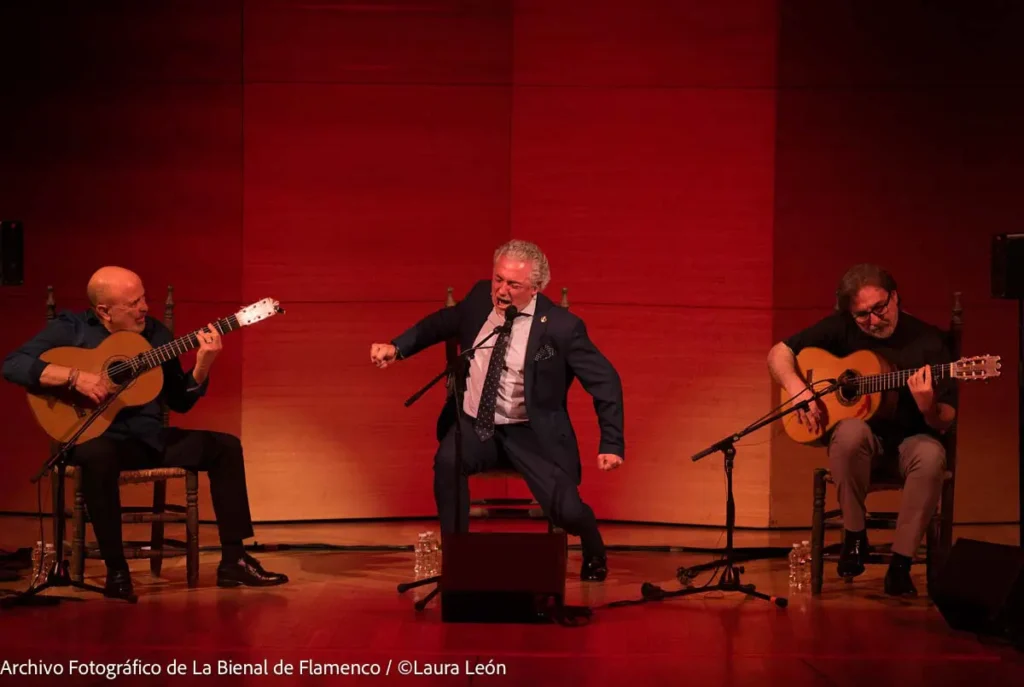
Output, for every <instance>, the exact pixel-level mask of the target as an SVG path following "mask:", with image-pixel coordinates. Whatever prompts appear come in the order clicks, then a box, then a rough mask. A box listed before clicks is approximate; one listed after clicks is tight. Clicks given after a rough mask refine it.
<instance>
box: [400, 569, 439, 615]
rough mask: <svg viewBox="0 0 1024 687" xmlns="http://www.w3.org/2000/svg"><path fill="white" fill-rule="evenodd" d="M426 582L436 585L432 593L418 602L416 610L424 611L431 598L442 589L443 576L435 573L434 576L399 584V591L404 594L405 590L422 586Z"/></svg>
mask: <svg viewBox="0 0 1024 687" xmlns="http://www.w3.org/2000/svg"><path fill="white" fill-rule="evenodd" d="M425 584H434V585H435V587H434V588H433V589H432V590H430V593H429V594H427V595H426V596H425V597H423V598H422V599H420V600H419V601H417V602H416V610H417V611H422V610H423V609H424V608H426V607H427V604H428V603H430V600H431V599H433V598H434V597H435V596H437V594H438V592H440V591H441V576H440V575H434V576H433V577H425V578H423V579H422V580H416V581H415V582H403V583H402V584H400V585H398V593H399V594H404V593H405V592H407V591H409V590H410V589H413V588H415V587H422V586H423V585H425Z"/></svg>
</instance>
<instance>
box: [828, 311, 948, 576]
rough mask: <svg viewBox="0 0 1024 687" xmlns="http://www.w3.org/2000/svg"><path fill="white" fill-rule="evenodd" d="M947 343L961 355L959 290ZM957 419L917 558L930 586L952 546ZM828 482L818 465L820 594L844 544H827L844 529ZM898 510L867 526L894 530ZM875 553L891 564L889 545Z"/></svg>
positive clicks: (884, 483) (889, 485)
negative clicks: (828, 498) (828, 535)
mask: <svg viewBox="0 0 1024 687" xmlns="http://www.w3.org/2000/svg"><path fill="white" fill-rule="evenodd" d="M946 336H947V345H948V346H949V351H950V354H951V355H952V357H953V360H956V359H958V358H959V357H960V355H961V353H960V351H961V341H962V339H963V306H962V305H961V302H960V292H959V291H958V292H956V293H954V294H953V309H952V315H951V318H950V326H949V330H948V331H947V332H946ZM957 424H958V423H957V422H954V423H953V426H952V427H951V428H950V429H949V430H948V431H947V432H946V433H945V435H944V436H943V437H942V443H943V445H944V447H945V449H946V472H945V475H944V480H943V483H942V494H941V496H940V500H939V508H938V510H937V512H936V513H935V515H933V516H932V519H931V521H930V522H929V523H928V529H927V530H926V533H925V545H924V548H925V550H924V557H923V559H922V558H921V557H920V556H916V557H915V562H916V563H920V562H922V561H923V562H924V563H925V565H926V571H927V579H928V586H929V589H931V587H932V585H933V583H934V581H935V575H936V573H937V572H938V571H939V570H940V569H941V568H942V564H943V563H944V562H945V560H946V557H947V556H948V555H949V551H950V548H952V545H953V493H954V491H955V486H956V451H957ZM829 484H834V482H833V480H832V474H831V472H830V471H829V470H828V469H827V468H815V470H814V507H813V514H812V520H811V523H812V525H811V593H812V594H821V586H822V582H823V577H824V564H825V560H826V559H828V560H830V561H836V560H838V558H839V552H840V550H841V548H842V543H839V544H833V545H832V546H829V547H825V529H826V528H828V529H839V530H842V512H841V511H840V510H838V509H836V510H830V511H826V510H825V492H826V489H827V486H828V485H829ZM902 488H903V480H902V479H900V478H899V477H894V478H887V479H881V480H879V481H877V482H872V483H871V485H870V486H869V487H868V493H869V494H870V493H872V492H880V491H900V490H901V489H902ZM897 517H898V513H892V512H877V513H872V512H870V511H869V512H868V513H867V514H866V518H865V522H866V527H867V528H868V529H890V530H892V529H895V528H896V519H897ZM871 548H872V553H871V555H869V556H868V557H867V562H868V563H888V562H889V560H890V559H891V556H892V552H891V549H890V545H888V544H883V545H872V546H871Z"/></svg>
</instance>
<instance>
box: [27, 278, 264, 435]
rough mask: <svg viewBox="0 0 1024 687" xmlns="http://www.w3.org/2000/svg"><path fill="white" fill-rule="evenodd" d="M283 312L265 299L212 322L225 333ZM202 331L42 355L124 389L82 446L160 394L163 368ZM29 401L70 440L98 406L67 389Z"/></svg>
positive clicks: (46, 425) (133, 337) (48, 426)
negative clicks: (126, 411)
mask: <svg viewBox="0 0 1024 687" xmlns="http://www.w3.org/2000/svg"><path fill="white" fill-rule="evenodd" d="M283 313H284V310H282V309H281V306H280V304H279V303H278V302H277V301H276V300H273V299H271V298H264V299H263V300H261V301H257V302H256V303H253V304H252V305H249V306H246V307H244V308H242V309H241V310H239V311H238V312H236V313H235V314H233V315H229V316H228V317H225V318H222V319H220V320H217V321H216V322H214V323H213V326H214V327H216V328H217V331H219V332H220V333H221V334H222V335H223V334H227V333H228V332H233V331H235V330H236V329H241V328H242V327H246V326H248V325H251V324H255V323H256V322H260V321H261V320H265V319H267V318H268V317H273V316H274V315H277V314H283ZM204 329H205V328H204ZM200 331H202V330H196V331H193V332H189V333H188V334H185V335H184V336H181V337H178V338H177V339H175V340H174V341H171V342H170V343H166V344H164V345H162V346H158V347H157V348H153V347H152V346H150V345H149V342H148V341H146V340H145V339H144V338H143V337H142V335H141V334H136V333H135V332H128V331H121V332H114V333H113V334H111V335H110V336H108V337H107V338H106V339H104V340H103V343H101V344H100V345H99V346H97V347H96V348H78V347H75V346H61V347H58V348H51V349H50V350H48V351H46V352H45V353H43V354H42V355H41V356H39V358H40V359H41V360H43V361H45V362H48V363H53V364H55V365H64V366H66V367H75V368H78V369H79V370H82V371H83V372H92V373H94V374H100V375H103V376H104V377H106V378H107V380H109V382H110V385H111V387H112V388H114V389H115V390H116V389H117V388H118V387H124V388H123V389H122V390H121V391H120V394H119V395H118V396H117V397H116V398H115V399H113V401H111V402H110V404H109V405H108V406H107V408H105V409H104V410H103V411H102V413H100V414H99V415H98V416H97V418H96V419H95V420H94V421H93V422H92V424H91V425H89V427H87V428H86V430H85V431H84V432H83V433H82V434H81V436H79V437H78V438H77V439H76V440H75V443H76V444H80V443H82V442H84V441H88V440H89V439H94V438H96V437H98V436H99V435H101V434H102V433H103V432H105V431H106V429H107V428H108V427H109V426H110V423H111V422H113V421H114V418H115V417H117V414H118V413H119V412H120V411H121V410H123V409H124V408H128V407H131V406H141V405H145V404H146V403H149V402H150V401H152V400H153V399H154V398H156V397H157V395H158V394H159V393H160V391H161V389H163V385H164V373H163V369H162V368H161V367H160V366H161V365H162V364H163V363H166V362H167V361H169V360H171V359H173V358H177V357H178V356H180V355H182V354H184V353H186V352H187V351H190V350H192V349H193V348H197V347H198V346H199V339H198V338H197V337H196V334H198V332H200ZM28 404H29V407H30V408H31V409H32V413H33V414H34V415H35V418H36V421H37V422H38V423H39V425H40V426H41V427H42V428H43V430H44V431H45V432H46V433H47V434H49V435H50V437H52V438H53V439H55V440H56V441H60V442H65V441H68V440H69V439H70V438H71V436H72V435H73V434H74V433H75V432H76V431H78V429H79V428H80V427H81V426H82V425H83V424H85V422H86V420H87V419H88V418H89V416H90V415H91V414H92V411H93V409H95V408H96V407H97V405H98V404H96V403H95V402H93V401H92V400H91V399H89V398H87V397H86V396H84V395H82V394H80V393H78V392H77V391H75V390H73V389H68V388H67V387H59V388H58V387H51V388H43V389H41V390H33V391H30V392H29V394H28Z"/></svg>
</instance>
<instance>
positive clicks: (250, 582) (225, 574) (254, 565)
mask: <svg viewBox="0 0 1024 687" xmlns="http://www.w3.org/2000/svg"><path fill="white" fill-rule="evenodd" d="M287 581H288V576H287V575H282V574H281V573H275V572H267V571H266V570H264V569H263V566H262V565H260V562H259V561H257V560H256V559H255V558H253V557H252V556H250V555H249V554H247V553H246V554H243V555H242V558H241V559H239V560H238V561H237V562H235V563H229V562H227V561H221V562H220V565H218V566H217V586H218V587H242V586H246V587H272V586H274V585H278V584H284V583H285V582H287Z"/></svg>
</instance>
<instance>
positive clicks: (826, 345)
mask: <svg viewBox="0 0 1024 687" xmlns="http://www.w3.org/2000/svg"><path fill="white" fill-rule="evenodd" d="M845 338H846V324H845V322H843V318H842V315H839V314H838V313H836V314H833V315H829V316H828V317H826V318H824V319H821V320H819V321H818V322H816V323H815V324H812V325H811V326H810V327H807V328H806V329H804V330H802V331H799V332H797V333H796V334H793V335H792V336H790V337H789V338H788V339H784V340H783V343H784V344H786V345H787V346H789V347H790V348H791V349H792V351H793V353H794V355H795V354H797V353H799V352H800V351H802V350H803V349H805V348H822V349H824V350H826V351H828V352H830V353H832V354H833V355H842V354H843V353H844V351H843V350H842V348H843V346H844V341H845Z"/></svg>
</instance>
